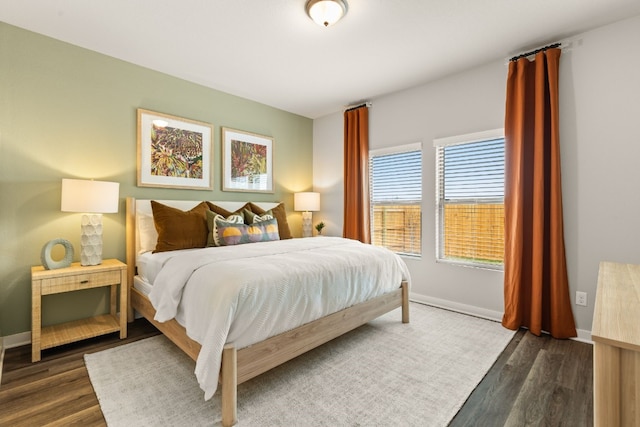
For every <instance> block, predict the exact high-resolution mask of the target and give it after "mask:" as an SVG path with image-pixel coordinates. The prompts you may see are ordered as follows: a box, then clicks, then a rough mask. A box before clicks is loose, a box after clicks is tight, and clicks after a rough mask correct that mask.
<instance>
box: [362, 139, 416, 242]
mask: <svg viewBox="0 0 640 427" xmlns="http://www.w3.org/2000/svg"><path fill="white" fill-rule="evenodd" d="M396 150H397V151H395V152H389V151H384V152H375V151H374V152H372V153H371V155H370V157H369V173H370V176H369V180H370V181H369V182H370V198H371V199H370V200H371V237H372V243H373V244H375V245H378V246H384V247H387V248H389V249H391V250H393V251H394V252H397V253H401V254H406V255H419V254H420V253H421V203H422V146H421V144H411V145H410V146H404V147H401V148H397V149H396Z"/></svg>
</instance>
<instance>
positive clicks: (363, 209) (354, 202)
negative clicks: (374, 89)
mask: <svg viewBox="0 0 640 427" xmlns="http://www.w3.org/2000/svg"><path fill="white" fill-rule="evenodd" d="M342 235H343V237H346V238H349V239H355V240H360V241H361V242H363V243H370V242H371V231H370V230H369V109H368V108H367V107H366V106H362V107H358V108H354V109H351V110H347V111H345V112H344V228H343V230H342Z"/></svg>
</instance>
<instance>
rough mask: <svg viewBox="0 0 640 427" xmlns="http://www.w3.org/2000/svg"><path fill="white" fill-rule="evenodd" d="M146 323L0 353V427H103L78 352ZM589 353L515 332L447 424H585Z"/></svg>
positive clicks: (135, 333) (138, 334)
mask: <svg viewBox="0 0 640 427" xmlns="http://www.w3.org/2000/svg"><path fill="white" fill-rule="evenodd" d="M157 333H158V332H157V331H156V330H155V328H154V327H153V326H151V325H150V324H149V323H148V322H147V321H146V320H144V319H139V320H136V321H135V322H134V323H133V324H130V325H129V337H128V338H127V339H126V340H119V339H118V334H117V333H114V334H110V335H105V336H103V337H100V338H94V339H91V340H86V341H83V342H81V343H76V344H69V345H66V346H62V347H58V348H54V349H50V350H45V351H44V352H43V353H42V361H41V362H38V363H33V364H32V363H31V347H30V346H24V347H18V348H14V349H9V350H6V354H5V360H4V372H3V375H2V384H1V385H0V426H29V427H32V426H68V425H74V424H75V425H81V426H105V421H104V418H103V417H102V413H101V412H100V406H99V404H98V400H97V398H96V396H95V394H94V392H93V388H92V386H91V382H90V381H89V377H88V374H87V370H86V368H85V365H84V359H83V355H84V353H93V352H96V351H100V350H104V349H107V348H110V347H114V346H117V345H121V344H125V343H128V342H132V341H135V340H139V339H143V338H147V337H149V336H152V335H156V334H157ZM592 365H593V364H592V347H591V345H589V344H584V343H579V342H576V341H568V340H554V339H551V338H549V337H547V336H545V337H536V336H534V335H532V334H530V333H527V332H525V331H519V332H518V333H517V334H516V336H515V337H514V339H513V340H512V341H511V343H510V344H509V345H508V346H507V348H506V349H505V351H504V352H503V353H502V354H501V355H500V357H499V358H498V360H497V361H496V363H495V364H494V366H493V368H492V369H491V370H490V371H489V372H488V373H487V375H486V377H485V378H484V379H483V381H482V382H481V383H480V384H479V385H478V387H477V388H476V390H475V391H474V392H473V393H472V394H471V396H469V399H468V400H467V402H466V403H465V404H464V406H463V407H462V408H461V410H460V412H459V413H458V415H457V416H456V417H455V418H454V419H453V420H452V422H451V423H450V426H455V427H459V426H483V427H485V426H486V427H490V426H504V425H506V426H581V427H582V426H591V425H593V418H592V416H593V401H592V383H593V380H592V378H593V377H592Z"/></svg>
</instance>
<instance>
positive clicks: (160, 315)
mask: <svg viewBox="0 0 640 427" xmlns="http://www.w3.org/2000/svg"><path fill="white" fill-rule="evenodd" d="M180 252H181V251H175V256H173V257H171V258H169V259H168V260H167V261H166V262H165V264H164V266H163V267H162V269H161V270H160V272H159V273H158V275H157V277H156V279H155V281H154V283H153V288H152V291H151V293H150V294H149V298H150V300H151V302H152V304H153V306H154V307H155V309H156V316H155V319H156V320H157V321H160V322H165V321H167V320H170V319H173V318H174V317H176V316H178V317H179V318H180V319H181V320H182V322H181V323H183V326H184V327H185V328H186V330H187V335H188V336H189V337H190V338H191V339H193V340H195V341H197V342H198V343H200V344H201V345H202V350H201V351H200V354H199V355H198V360H197V361H196V370H195V373H196V377H197V379H198V382H199V383H200V387H201V388H202V389H203V390H204V392H205V399H206V400H208V399H210V398H211V397H212V396H213V394H214V393H215V391H216V388H217V385H218V374H219V371H220V362H221V357H222V348H223V347H224V345H225V343H227V342H228V343H234V344H235V346H236V348H239V349H240V348H243V347H246V346H249V345H251V344H254V343H256V342H259V341H262V340H264V339H266V338H268V337H270V336H274V335H277V334H279V333H282V332H285V331H288V330H290V329H293V328H295V327H297V326H300V325H303V324H305V323H308V322H311V321H313V320H316V319H319V318H320V317H323V316H326V315H328V314H331V313H335V312H337V311H339V310H342V309H344V308H347V307H350V306H352V305H354V304H357V303H359V302H362V301H366V300H368V299H371V298H373V297H376V296H378V295H382V294H384V293H387V292H390V291H392V290H394V289H397V288H398V286H399V284H400V282H401V281H402V280H407V281H409V272H408V269H407V267H406V265H405V263H404V262H403V261H402V259H401V258H400V257H399V256H397V255H396V254H394V253H392V252H390V251H388V250H386V249H384V248H380V247H376V246H372V245H365V244H362V243H360V242H358V241H354V240H348V239H342V238H339V237H321V238H305V239H291V240H281V241H275V242H263V243H251V244H245V245H238V246H226V247H215V248H205V249H202V250H201V251H196V252H188V253H180Z"/></svg>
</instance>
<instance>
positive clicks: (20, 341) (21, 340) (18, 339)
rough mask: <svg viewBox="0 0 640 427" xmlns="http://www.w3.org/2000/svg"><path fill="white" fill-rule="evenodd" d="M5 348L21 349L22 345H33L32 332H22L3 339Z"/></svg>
mask: <svg viewBox="0 0 640 427" xmlns="http://www.w3.org/2000/svg"><path fill="white" fill-rule="evenodd" d="M2 340H3V342H4V348H5V349H8V348H14V347H20V346H21V345H27V344H31V331H27V332H20V333H19V334H14V335H7V336H6V337H2Z"/></svg>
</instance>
